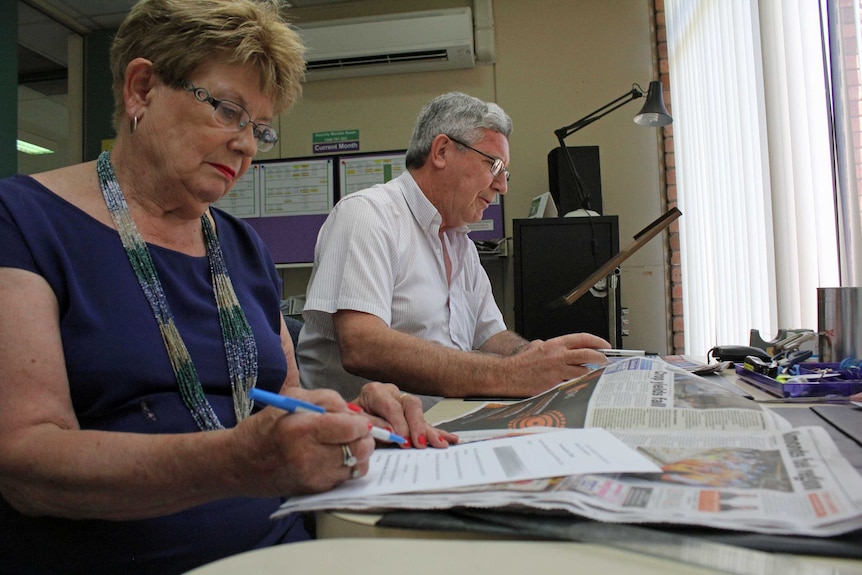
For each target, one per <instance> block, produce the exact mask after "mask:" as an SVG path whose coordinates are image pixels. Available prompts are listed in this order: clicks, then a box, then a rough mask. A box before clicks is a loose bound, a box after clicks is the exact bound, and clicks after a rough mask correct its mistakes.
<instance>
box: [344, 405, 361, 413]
mask: <svg viewBox="0 0 862 575" xmlns="http://www.w3.org/2000/svg"><path fill="white" fill-rule="evenodd" d="M347 409H349V410H350V411H355V412H356V413H362V408H361V407H359V406H358V405H356V404H355V403H348V404H347Z"/></svg>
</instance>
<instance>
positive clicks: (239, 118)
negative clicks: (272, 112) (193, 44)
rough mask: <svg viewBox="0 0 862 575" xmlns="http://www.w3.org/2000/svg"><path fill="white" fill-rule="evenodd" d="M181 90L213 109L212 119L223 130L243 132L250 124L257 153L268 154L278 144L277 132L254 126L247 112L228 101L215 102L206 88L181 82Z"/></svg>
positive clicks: (261, 125) (261, 126)
mask: <svg viewBox="0 0 862 575" xmlns="http://www.w3.org/2000/svg"><path fill="white" fill-rule="evenodd" d="M183 90H185V91H186V92H191V93H192V95H194V97H195V99H196V100H197V101H198V102H206V103H207V104H209V105H210V106H212V107H213V118H214V119H215V121H216V122H218V123H219V124H221V125H222V126H224V127H225V128H235V129H236V130H237V131H240V130H244V129H245V127H246V126H248V125H249V124H251V126H252V133H253V134H254V141H255V142H256V143H257V150H258V151H259V152H268V151H269V150H271V149H272V147H273V146H274V145H275V143H276V142H278V132H276V131H275V130H274V129H273V128H272V126H269V125H267V124H256V123H255V122H252V121H251V114H249V113H248V110H246V109H245V108H243V107H242V106H240V105H239V104H237V103H236V102H231V101H230V100H216V99H215V98H213V97H212V96H210V93H209V91H207V89H206V88H200V87H197V86H195V85H194V84H192V83H191V82H183Z"/></svg>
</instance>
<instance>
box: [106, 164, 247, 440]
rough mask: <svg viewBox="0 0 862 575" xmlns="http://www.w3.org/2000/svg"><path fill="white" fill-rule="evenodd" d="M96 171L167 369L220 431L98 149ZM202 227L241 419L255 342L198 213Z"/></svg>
mask: <svg viewBox="0 0 862 575" xmlns="http://www.w3.org/2000/svg"><path fill="white" fill-rule="evenodd" d="M96 173H97V174H98V175H99V183H100V185H101V187H102V195H103V196H104V197H105V203H106V204H107V206H108V211H109V212H110V213H111V218H112V219H113V220H114V226H116V228H117V231H118V232H119V234H120V240H121V241H122V243H123V247H124V248H125V250H126V255H127V256H128V257H129V263H130V264H131V265H132V269H133V270H134V272H135V276H136V277H137V278H138V283H140V285H141V289H142V290H143V291H144V295H145V296H146V298H147V301H149V303H150V307H151V308H152V310H153V315H154V316H155V319H156V322H157V323H158V325H159V331H160V332H161V334H162V340H163V341H164V343H165V348H166V349H167V352H168V357H169V358H170V360H171V367H173V370H174V374H175V375H176V378H177V383H178V384H179V388H180V396H181V397H182V399H183V403H185V405H186V407H187V408H188V410H189V411H190V412H191V414H192V417H193V418H194V420H195V423H197V425H198V428H199V429H201V430H202V431H205V430H213V429H223V427H224V426H223V425H222V424H221V422H220V421H219V418H218V416H217V415H216V413H215V411H213V408H212V406H211V405H210V403H209V401H207V398H206V396H205V395H204V391H203V387H202V386H201V382H200V378H199V377H198V373H197V370H196V369H195V366H194V363H193V362H192V358H191V356H190V355H189V352H188V349H186V345H185V343H184V342H183V339H182V337H181V336H180V333H179V331H178V330H177V326H176V324H175V322H174V316H173V314H172V313H171V309H170V307H169V306H168V302H167V299H166V298H165V292H164V290H163V289H162V284H161V282H160V281H159V276H158V274H157V273H156V268H155V266H154V265H153V259H152V256H150V251H149V249H148V248H147V244H146V242H145V241H144V238H143V237H141V234H140V232H139V231H138V228H137V226H135V222H134V220H132V216H131V214H130V213H129V206H128V204H126V199H125V197H124V196H123V192H122V190H121V189H120V184H119V182H118V181H117V176H116V175H115V174H114V168H113V166H112V165H111V156H110V154H109V153H108V152H102V153H101V154H100V155H99V159H98V161H97V162H96ZM201 225H202V227H203V235H204V241H205V242H206V250H207V258H208V259H209V264H210V272H211V274H212V282H213V293H214V295H215V300H216V306H217V307H218V315H219V323H220V324H221V331H222V339H223V340H224V348H225V353H226V355H227V365H228V371H229V372H230V385H231V391H232V393H233V406H234V413H235V414H236V418H237V421H241V420H243V419H244V418H246V417H248V415H249V414H250V413H251V407H252V402H251V399H250V398H249V396H248V392H249V390H250V389H251V388H252V387H254V385H255V383H256V382H257V345H256V344H255V341H254V334H253V333H252V331H251V326H250V325H249V324H248V321H247V320H246V317H245V313H243V311H242V307H240V305H239V301H238V300H237V297H236V293H235V292H234V289H233V284H232V283H231V281H230V276H229V275H228V272H227V267H226V266H225V262H224V256H223V254H222V251H221V246H220V245H219V241H218V237H217V236H216V234H215V233H214V232H213V229H212V225H211V224H210V221H209V218H207V215H206V214H204V215H202V216H201Z"/></svg>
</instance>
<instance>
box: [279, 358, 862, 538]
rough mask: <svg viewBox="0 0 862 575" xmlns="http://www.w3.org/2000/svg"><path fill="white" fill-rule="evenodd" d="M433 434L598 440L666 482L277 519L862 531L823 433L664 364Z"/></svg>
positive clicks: (383, 498) (521, 486) (520, 492)
mask: <svg viewBox="0 0 862 575" xmlns="http://www.w3.org/2000/svg"><path fill="white" fill-rule="evenodd" d="M860 416H862V415H860ZM437 425H438V426H439V427H441V428H443V429H447V430H450V431H454V432H457V433H458V434H459V436H460V437H461V438H462V440H466V441H474V440H481V439H483V438H488V437H494V436H501V435H509V436H511V435H512V434H515V433H521V432H541V431H543V430H547V429H555V428H561V427H570V428H580V427H584V428H590V427H600V428H605V429H607V430H609V431H610V432H611V433H612V434H613V435H614V436H616V437H617V438H618V439H619V440H621V441H622V442H623V443H624V444H626V445H627V446H629V447H630V448H632V449H635V450H637V451H638V452H639V453H640V454H642V455H644V456H645V457H646V458H648V459H649V460H651V461H652V462H654V463H655V464H656V465H658V466H659V467H660V469H661V472H660V473H615V474H582V475H571V476H566V477H556V478H551V479H539V480H531V481H522V482H508V483H496V484H489V485H482V486H473V487H469V488H458V489H449V490H430V491H428V490H426V491H421V492H414V493H409V495H405V494H404V493H398V494H387V493H382V494H379V495H375V496H373V497H364V498H361V499H360V498H351V497H349V496H339V495H338V490H334V491H332V492H329V494H325V496H324V497H320V496H312V497H295V498H290V499H288V500H287V501H286V502H285V504H284V505H283V506H282V508H281V509H280V511H279V512H278V513H277V515H280V514H284V513H287V512H292V511H310V510H321V509H339V510H385V509H448V508H453V507H476V508H493V509H500V508H514V509H518V510H525V509H532V510H536V511H541V512H543V513H548V512H550V513H571V514H576V515H579V516H583V517H588V518H591V519H596V520H600V521H606V522H621V523H671V524H684V525H699V526H708V527H715V528H725V529H734V530H740V529H743V530H747V531H754V532H760V533H775V534H797V535H811V536H832V535H838V534H842V533H846V532H849V531H852V530H855V529H859V528H862V477H860V475H859V473H858V472H857V471H856V470H855V469H854V468H853V467H852V466H851V465H850V463H849V462H848V461H847V460H846V459H845V458H844V457H843V456H842V455H841V454H840V452H839V451H838V449H837V447H836V446H835V444H834V443H833V441H832V439H831V438H830V437H829V435H828V433H827V432H826V431H825V430H824V429H822V428H819V427H798V428H793V427H792V426H791V425H790V424H789V422H787V421H786V420H784V419H783V418H782V417H780V416H778V415H776V414H775V413H773V412H771V411H769V410H768V409H764V408H763V407H762V406H761V405H760V404H758V403H756V402H754V401H751V400H749V399H746V398H744V397H741V396H739V395H737V394H735V393H734V392H732V391H730V390H728V389H726V388H724V387H722V386H720V385H714V384H713V383H711V382H710V381H709V380H708V379H705V378H703V377H700V376H698V375H695V374H692V373H691V372H689V371H686V370H685V369H681V368H679V367H676V366H673V365H671V364H669V363H667V362H664V361H662V360H661V359H659V358H652V357H636V358H627V359H625V360H623V361H617V362H614V363H612V364H610V365H608V366H606V367H603V368H600V369H597V370H595V371H593V372H591V373H589V374H587V375H586V376H584V377H582V378H579V379H576V380H572V381H569V382H566V383H563V384H561V385H559V386H557V387H555V388H553V389H551V390H549V391H547V392H545V393H543V394H540V395H537V396H535V397H532V398H529V399H526V400H523V401H519V402H516V403H512V404H500V403H488V404H484V405H481V406H480V407H478V408H477V409H475V410H473V411H472V412H470V413H469V414H467V415H464V416H462V417H458V418H455V419H452V420H449V421H446V422H440V423H438V424H437ZM491 441H493V440H491Z"/></svg>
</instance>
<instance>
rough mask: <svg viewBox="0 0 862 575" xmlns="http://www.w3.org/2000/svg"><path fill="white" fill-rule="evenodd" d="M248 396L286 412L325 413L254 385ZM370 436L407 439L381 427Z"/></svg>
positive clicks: (307, 403) (376, 428)
mask: <svg viewBox="0 0 862 575" xmlns="http://www.w3.org/2000/svg"><path fill="white" fill-rule="evenodd" d="M248 396H249V397H250V398H252V399H253V400H254V401H259V402H261V403H263V404H266V405H271V406H273V407H277V408H279V409H283V410H285V411H286V412H288V413H295V412H297V411H299V412H302V411H305V412H309V413H326V410H325V409H324V408H322V407H320V406H319V405H315V404H314V403H309V402H307V401H302V400H301V399H296V398H293V397H288V396H286V395H279V394H277V393H272V392H271V391H264V390H262V389H258V388H256V387H253V388H251V390H250V391H249V392H248ZM371 437H373V438H374V439H379V440H380V441H388V442H390V443H402V444H403V443H407V440H406V439H404V438H403V437H401V436H400V435H396V434H395V433H392V432H390V431H386V430H385V429H383V428H381V427H372V428H371Z"/></svg>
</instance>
